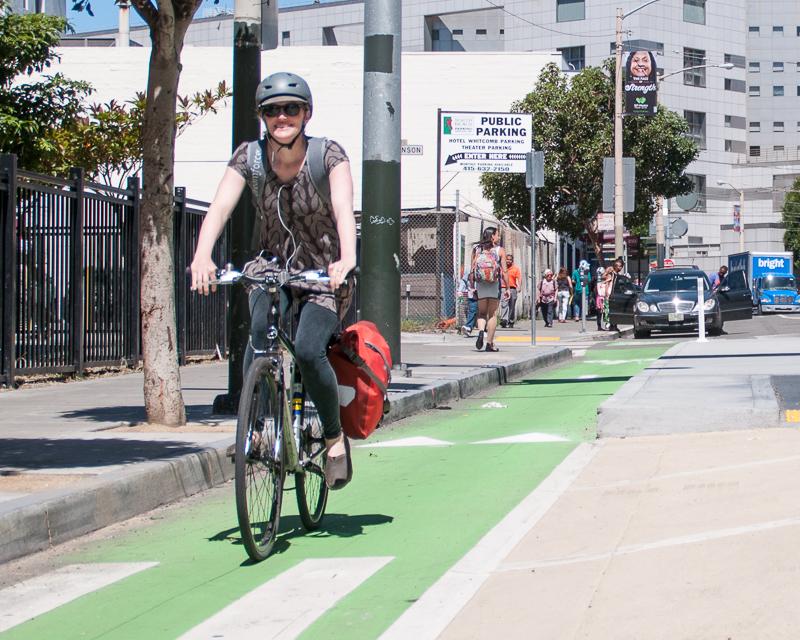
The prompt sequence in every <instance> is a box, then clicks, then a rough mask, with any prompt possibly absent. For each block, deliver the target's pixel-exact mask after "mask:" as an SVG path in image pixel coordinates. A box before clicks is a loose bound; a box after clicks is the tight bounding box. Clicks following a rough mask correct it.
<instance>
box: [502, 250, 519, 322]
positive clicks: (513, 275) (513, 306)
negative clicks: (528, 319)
mask: <svg viewBox="0 0 800 640" xmlns="http://www.w3.org/2000/svg"><path fill="white" fill-rule="evenodd" d="M506 274H507V275H508V288H507V289H505V290H504V292H503V296H502V299H501V301H500V326H501V327H508V328H509V329H513V328H514V320H516V317H517V291H519V283H520V281H521V280H522V272H521V271H520V270H519V267H518V266H517V265H515V264H514V256H513V255H512V254H510V253H507V254H506Z"/></svg>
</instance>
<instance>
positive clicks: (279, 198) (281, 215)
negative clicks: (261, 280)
mask: <svg viewBox="0 0 800 640" xmlns="http://www.w3.org/2000/svg"><path fill="white" fill-rule="evenodd" d="M286 186H287V185H285V184H284V185H281V186H280V188H279V189H278V220H279V221H280V223H281V226H282V227H283V228H284V229H286V232H287V233H288V234H289V237H290V238H291V239H292V245H293V246H294V249H293V251H292V254H291V255H290V256H289V259H288V260H287V261H286V270H287V271H288V270H289V267H290V266H291V264H292V260H294V257H295V255H297V241H296V240H295V239H294V234H293V233H292V230H291V229H289V227H287V226H286V223H285V222H284V221H283V214H282V213H281V191H283V190H284V189H285V188H286Z"/></svg>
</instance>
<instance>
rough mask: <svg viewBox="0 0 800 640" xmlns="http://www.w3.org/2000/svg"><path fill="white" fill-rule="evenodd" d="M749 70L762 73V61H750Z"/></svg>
mask: <svg viewBox="0 0 800 640" xmlns="http://www.w3.org/2000/svg"><path fill="white" fill-rule="evenodd" d="M747 70H748V71H749V72H750V73H761V63H760V62H750V63H748V64H747Z"/></svg>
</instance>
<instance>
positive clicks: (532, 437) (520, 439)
mask: <svg viewBox="0 0 800 640" xmlns="http://www.w3.org/2000/svg"><path fill="white" fill-rule="evenodd" d="M536 442H569V441H568V440H567V439H566V438H562V437H561V436H556V435H553V434H552V433H520V434H517V435H515V436H506V437H505V438H494V439H493V440H481V441H480V442H473V443H472V444H527V443H536Z"/></svg>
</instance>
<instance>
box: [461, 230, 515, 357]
mask: <svg viewBox="0 0 800 640" xmlns="http://www.w3.org/2000/svg"><path fill="white" fill-rule="evenodd" d="M499 245H500V230H499V229H497V227H486V229H484V230H483V234H482V235H481V240H480V242H478V243H477V244H476V245H475V248H474V249H473V251H472V268H471V270H470V275H471V278H472V282H473V283H474V285H475V289H476V290H477V294H478V319H477V322H476V327H477V329H478V339H477V340H476V341H475V348H476V349H477V350H478V351H481V350H483V348H484V344H485V345H486V351H499V349H498V348H497V347H495V346H494V334H495V331H496V330H497V307H498V306H499V305H500V288H501V287H502V286H505V284H506V283H507V276H506V268H505V264H506V252H505V251H504V250H503V247H501V246H499ZM484 338H485V340H484Z"/></svg>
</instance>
